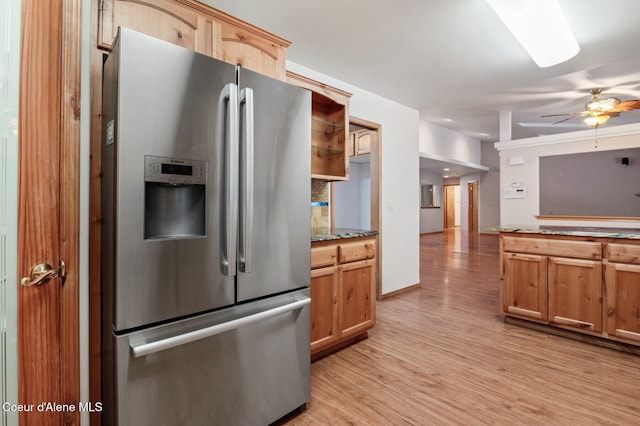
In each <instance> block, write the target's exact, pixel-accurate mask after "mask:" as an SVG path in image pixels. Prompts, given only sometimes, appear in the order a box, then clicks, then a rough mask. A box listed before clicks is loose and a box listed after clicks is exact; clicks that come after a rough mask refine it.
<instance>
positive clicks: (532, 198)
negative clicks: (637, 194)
mask: <svg viewBox="0 0 640 426" xmlns="http://www.w3.org/2000/svg"><path fill="white" fill-rule="evenodd" d="M495 147H496V148H497V149H498V150H499V151H500V191H501V192H502V190H503V189H505V188H509V187H511V186H512V184H514V183H517V184H520V185H522V186H523V187H526V188H527V197H526V198H523V199H505V198H502V199H501V203H500V225H501V226H510V225H565V226H600V227H627V228H640V223H639V222H636V221H627V222H625V221H601V220H598V221H565V220H562V221H558V220H538V219H536V217H535V216H536V215H538V213H539V202H538V200H539V175H538V161H539V158H540V157H542V156H548V155H560V154H573V153H579V152H592V151H596V150H597V151H605V150H612V149H623V148H637V147H640V124H628V125H622V126H615V127H609V128H601V129H598V133H597V134H596V133H595V131H594V130H584V131H579V132H571V133H565V134H561V135H554V136H540V137H537V138H529V139H520V140H517V141H508V142H498V143H496V144H495ZM510 159H512V160H516V159H517V160H522V163H523V164H517V165H509V162H510ZM516 162H520V161H516ZM559 184H561V182H559Z"/></svg>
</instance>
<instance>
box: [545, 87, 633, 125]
mask: <svg viewBox="0 0 640 426" xmlns="http://www.w3.org/2000/svg"><path fill="white" fill-rule="evenodd" d="M600 93H602V89H591V94H592V95H593V98H591V100H589V101H587V103H586V104H584V109H585V110H584V111H581V112H573V113H569V114H550V115H543V116H541V117H560V116H566V115H568V116H569V117H567V118H565V119H563V120H560V121H556V122H555V123H553V124H558V123H562V122H565V121H568V120H573V119H574V118H580V117H586V118H585V119H584V122H585V123H586V124H588V125H589V126H591V127H598V126H600V125H602V124H604V123H606V122H607V120H609V118H611V117H618V116H619V115H620V113H621V112H625V111H632V110H634V109H640V99H631V100H628V101H621V100H620V99H618V98H613V97H611V98H606V99H602V98H599V97H598V95H599V94H600Z"/></svg>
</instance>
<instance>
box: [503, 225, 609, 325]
mask: <svg viewBox="0 0 640 426" xmlns="http://www.w3.org/2000/svg"><path fill="white" fill-rule="evenodd" d="M501 245H502V264H503V269H502V280H503V283H502V310H503V312H504V313H506V314H509V315H513V316H517V317H523V318H527V319H533V320H537V321H540V322H545V323H550V324H552V325H556V326H559V327H567V328H572V329H578V330H582V331H589V332H594V333H600V332H602V322H603V320H602V312H603V311H602V306H603V305H602V302H603V291H602V288H603V286H602V244H601V243H598V242H589V241H564V240H555V239H545V238H526V237H513V236H502V237H501Z"/></svg>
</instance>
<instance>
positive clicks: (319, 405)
mask: <svg viewBox="0 0 640 426" xmlns="http://www.w3.org/2000/svg"><path fill="white" fill-rule="evenodd" d="M498 264H499V257H498V238H497V236H492V235H481V236H477V235H476V236H473V237H469V236H468V235H467V234H466V233H464V232H460V231H446V232H445V233H439V234H428V235H423V236H421V237H420V280H421V283H422V285H421V287H420V288H417V289H415V290H411V291H408V292H406V293H403V294H399V295H396V296H393V297H390V298H388V299H384V300H383V301H381V302H379V303H378V307H377V309H378V310H377V324H376V326H375V328H374V329H373V330H372V331H370V333H369V338H368V339H366V340H363V341H361V342H359V343H356V344H355V345H353V346H350V347H348V348H346V349H344V350H342V351H340V352H337V353H335V354H333V355H330V356H327V357H325V358H322V359H320V360H318V361H316V362H314V363H313V364H312V368H311V375H312V376H311V402H310V403H309V404H308V408H307V410H306V411H305V412H303V413H301V414H300V415H298V416H297V417H295V418H293V419H291V420H289V422H288V423H287V425H485V424H486V425H489V424H491V425H563V426H564V425H581V426H582V425H640V357H639V356H637V355H632V354H628V353H623V352H619V351H616V350H613V349H607V348H602V347H598V346H594V345H590V344H587V343H583V342H578V341H575V340H571V339H567V338H563V337H559V336H554V335H549V334H546V333H542V332H540V331H535V330H530V329H527V328H523V327H519V326H516V325H511V324H505V323H504V322H503V317H502V316H501V315H500V314H499V313H498V297H499V283H500V281H499V270H498Z"/></svg>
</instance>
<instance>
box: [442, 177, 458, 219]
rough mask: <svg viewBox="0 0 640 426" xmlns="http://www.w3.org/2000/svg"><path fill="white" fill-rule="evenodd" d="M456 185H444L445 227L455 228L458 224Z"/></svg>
mask: <svg viewBox="0 0 640 426" xmlns="http://www.w3.org/2000/svg"><path fill="white" fill-rule="evenodd" d="M455 189H456V187H455V186H453V185H446V186H445V187H444V228H445V229H448V228H453V227H455V226H456V225H457V224H456V190H455Z"/></svg>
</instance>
